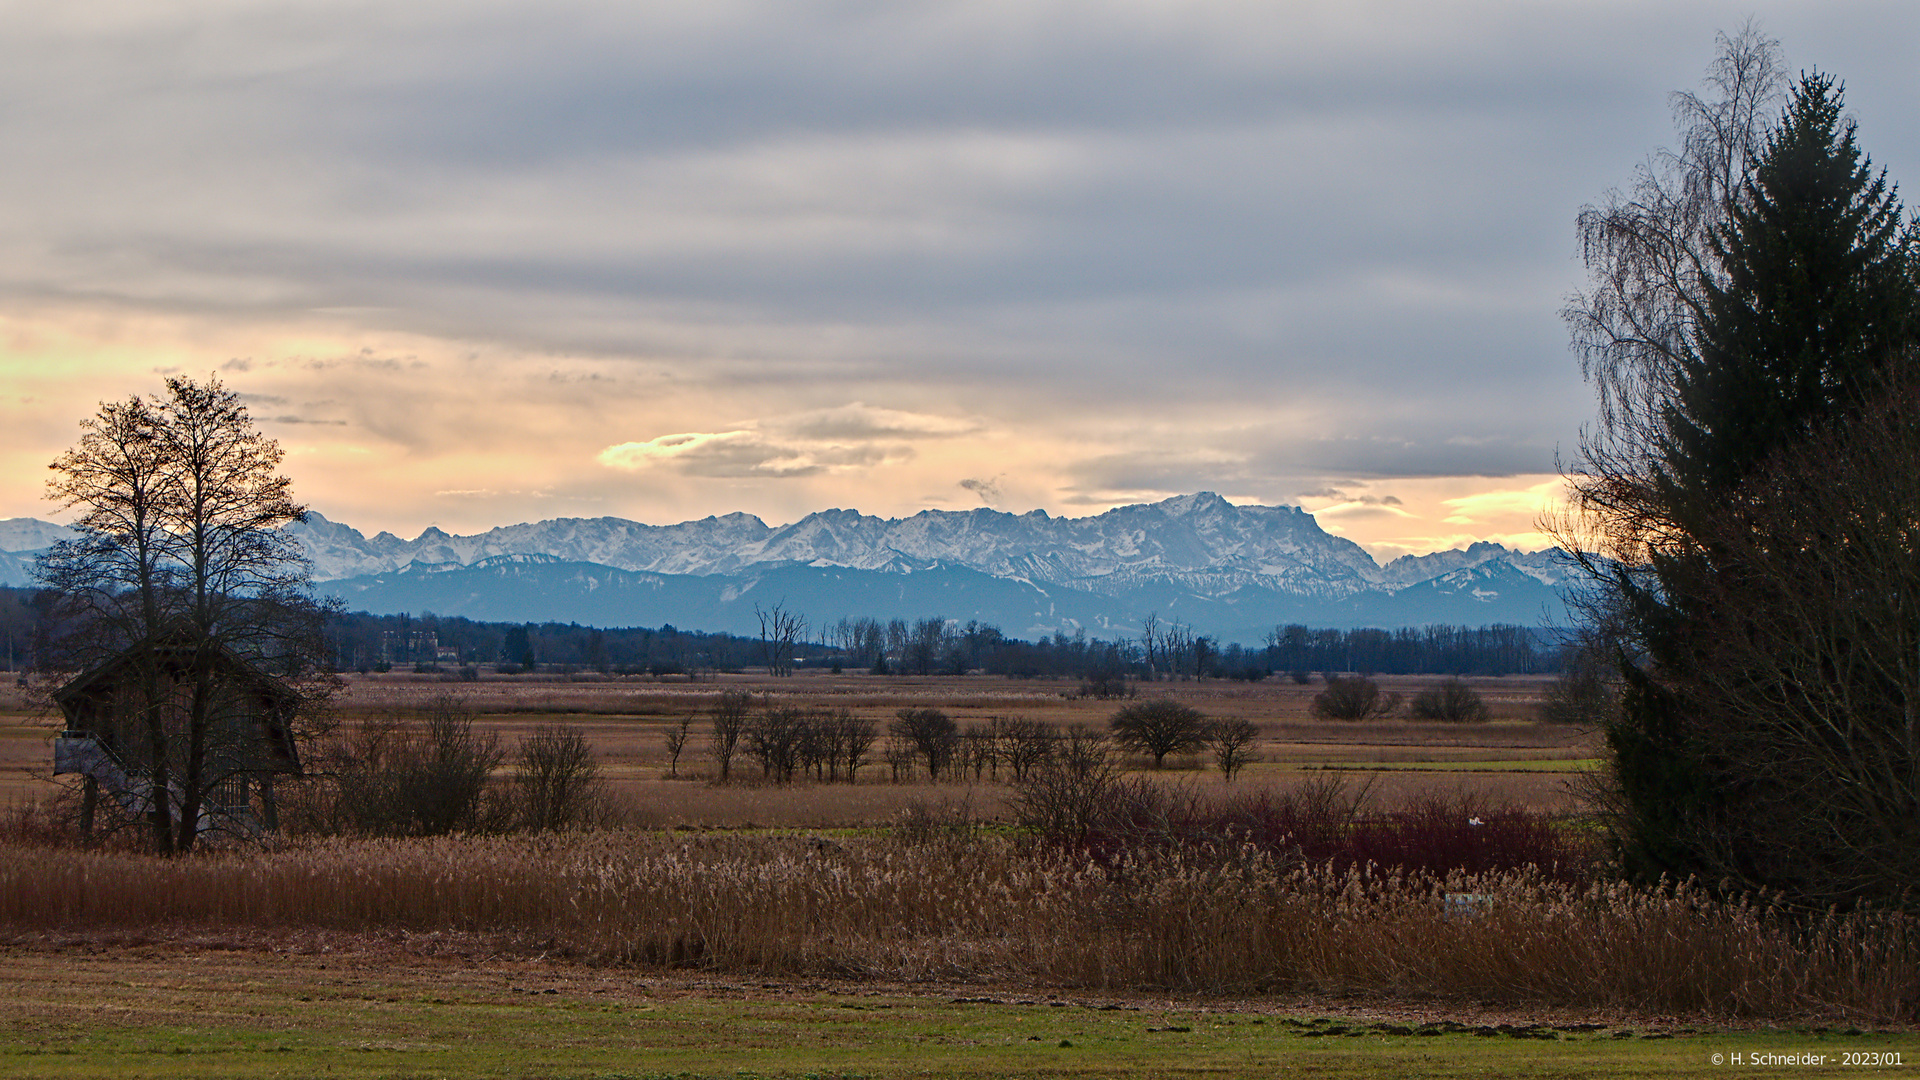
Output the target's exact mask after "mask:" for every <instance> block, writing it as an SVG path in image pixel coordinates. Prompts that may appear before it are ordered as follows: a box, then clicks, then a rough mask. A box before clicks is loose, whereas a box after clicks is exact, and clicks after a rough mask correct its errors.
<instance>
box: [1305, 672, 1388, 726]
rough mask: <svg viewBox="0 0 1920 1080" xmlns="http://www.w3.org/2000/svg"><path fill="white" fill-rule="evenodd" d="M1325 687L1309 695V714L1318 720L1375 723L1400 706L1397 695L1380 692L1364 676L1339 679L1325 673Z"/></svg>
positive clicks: (1377, 685)
mask: <svg viewBox="0 0 1920 1080" xmlns="http://www.w3.org/2000/svg"><path fill="white" fill-rule="evenodd" d="M1324 678H1325V679H1326V680H1327V688H1326V689H1325V690H1322V691H1320V692H1319V693H1317V694H1315V695H1313V715H1315V716H1317V717H1319V718H1320V719H1322V720H1378V719H1380V718H1381V717H1384V716H1390V715H1392V714H1393V711H1394V710H1395V709H1398V708H1399V707H1400V695H1399V694H1391V693H1382V692H1381V690H1380V684H1379V683H1376V682H1374V681H1373V680H1372V679H1369V678H1367V677H1366V676H1364V675H1355V676H1351V677H1348V678H1342V677H1341V676H1338V675H1335V674H1334V673H1333V672H1331V671H1329V672H1327V673H1326V675H1325V676H1324Z"/></svg>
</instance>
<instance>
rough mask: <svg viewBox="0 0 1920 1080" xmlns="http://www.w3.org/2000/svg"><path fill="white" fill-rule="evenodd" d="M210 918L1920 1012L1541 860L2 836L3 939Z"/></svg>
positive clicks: (1646, 1000)
mask: <svg viewBox="0 0 1920 1080" xmlns="http://www.w3.org/2000/svg"><path fill="white" fill-rule="evenodd" d="M935 835H936V837H939V836H943V835H946V834H942V833H940V832H939V831H937V830H936V831H935ZM1463 893H1464V894H1471V895H1472V897H1473V899H1472V900H1471V901H1470V902H1468V903H1466V904H1462V903H1461V902H1460V899H1459V894H1463ZM1449 894H1453V895H1454V900H1453V901H1451V902H1450V901H1449V899H1448V897H1449ZM209 926H214V927H248V928H259V929H274V928H283V929H289V930H291V929H301V928H324V929H335V930H344V931H354V932H386V931H397V930H406V931H413V932H430V931H448V932H489V933H507V934H513V935H524V936H526V937H527V938H528V939H529V940H536V941H539V942H542V943H547V944H549V945H550V947H554V948H559V949H562V950H565V951H568V952H571V953H573V954H574V955H578V956H584V957H590V958H595V959H599V960H603V961H612V962H628V963H640V964H652V965H688V966H699V967H703V968H708V969H713V970H723V971H736V972H768V973H773V972H779V973H791V974H837V975H845V976H872V977H885V978H891V979H959V980H988V979H1000V978H1008V979H1017V980H1037V981H1041V982H1046V983H1052V984H1056V985H1075V986H1090V987H1165V988H1170V989H1180V990H1197V991H1207V992H1229V993H1233V992H1238V993H1246V992H1260V991H1322V992H1358V993H1374V994H1391V995H1403V996H1416V997H1420V996H1433V997H1438V998H1442V999H1470V1000H1480V1001H1495V1002H1505V1003H1514V1004H1539V1005H1562V1006H1574V1007H1587V1008H1602V1009H1625V1010H1633V1011H1637V1012H1660V1013H1688V1014H1701V1015H1708V1016H1722V1017H1759V1018H1771V1019H1784V1018H1794V1017H1812V1016H1843V1017H1850V1018H1855V1019H1859V1020H1875V1021H1908V1020H1912V1019H1914V1018H1915V1017H1916V1016H1920V1009H1917V1008H1916V1003H1917V1002H1920V934H1916V929H1915V924H1914V922H1913V921H1912V920H1910V919H1909V918H1907V917H1904V916H1899V915H1895V914H1891V913H1881V914H1874V913H1867V914H1851V915H1846V914H1830V915H1826V916H1821V917H1815V918H1812V919H1795V918H1791V917H1788V916H1786V915H1784V914H1782V913H1779V912H1774V911H1769V910H1766V909H1763V908H1761V907H1758V906H1755V905H1752V904H1747V903H1740V902H1723V901H1719V900H1715V899H1713V898H1711V897H1709V896H1708V895H1707V894H1706V893H1705V892H1703V891H1702V890H1700V889H1698V888H1694V887H1692V886H1681V887H1676V888H1670V889H1664V890H1644V889H1634V888H1630V887H1627V886H1625V885H1621V884H1617V883H1599V884H1590V885H1579V884H1572V883H1562V882H1554V881H1550V880H1547V879H1545V878H1543V877H1541V876H1539V875H1536V874H1533V873H1531V872H1526V871H1522V872H1516V873H1503V874H1490V875H1481V876H1468V875H1453V876H1451V877H1448V878H1445V879H1435V878H1432V877H1424V876H1417V875H1416V876H1404V875H1393V874H1378V873H1374V872H1370V871H1368V870H1366V869H1363V868H1361V869H1350V870H1347V871H1345V872H1335V871H1333V870H1331V869H1329V868H1326V867H1320V868H1314V867H1303V866H1297V865H1296V866H1282V865H1280V864H1278V863H1276V862H1274V861H1273V860H1272V858H1271V857H1270V856H1268V855H1266V854H1263V853H1261V852H1260V851H1258V850H1256V849H1253V848H1250V847H1249V848H1240V849H1236V850H1221V849H1218V848H1196V849H1189V850H1174V851H1169V852H1160V853H1153V854H1147V855H1141V856H1123V857H1120V858H1117V859H1105V860H1099V859H1088V858H1085V857H1073V856H1067V855H1047V854H1035V853H1033V852H1031V851H1030V850H1028V849H1026V848H1024V847H1022V846H1021V845H1019V844H1016V843H1014V842H1012V841H1010V840H1007V839H1005V838H1000V837H994V836H986V837H976V836H973V835H972V834H967V835H966V836H964V837H962V838H958V839H956V838H954V837H952V836H947V837H946V838H945V839H938V838H936V839H935V840H930V841H928V842H924V843H905V842H901V841H899V840H896V839H893V838H888V837H861V838H851V839H846V840H827V839H822V838H817V837H813V838H810V837H806V836H725V835H722V836H699V837H682V836H673V835H662V834H647V833H617V832H611V833H598V834H575V835H570V836H564V837H542V838H524V837H523V838H470V837H469V838H461V837H454V838H439V839H429V840H406V841H397V840H385V841H382V840H374V841H337V840H335V841H322V842H314V843H308V844H301V845H297V846H293V847H289V848H286V849H283V850H279V851H272V852H244V853H219V854H214V853H210V854H207V855H199V856H193V857H185V858H176V859H160V858H154V857H149V856H141V855H130V854H118V853H99V852H84V851H75V850H47V849H44V848H41V849H32V848H27V847H23V846H12V845H9V846H6V847H4V848H0V927H6V928H8V929H10V930H12V931H14V932H38V931H49V930H58V931H65V932H73V931H85V930H99V929H110V930H141V931H149V932H151V931H159V932H166V931H168V930H170V929H181V928H190V927H209Z"/></svg>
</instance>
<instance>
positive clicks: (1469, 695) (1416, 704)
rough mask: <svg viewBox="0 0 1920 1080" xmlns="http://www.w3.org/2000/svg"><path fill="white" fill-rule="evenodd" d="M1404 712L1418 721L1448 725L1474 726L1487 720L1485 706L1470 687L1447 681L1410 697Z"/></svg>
mask: <svg viewBox="0 0 1920 1080" xmlns="http://www.w3.org/2000/svg"><path fill="white" fill-rule="evenodd" d="M1408 711H1409V712H1411V713H1413V715H1414V717H1415V719H1419V720H1445V721H1448V722H1450V723H1456V724H1462V723H1478V722H1480V721H1483V720H1485V719H1486V718H1487V703H1486V702H1485V701H1483V700H1481V698H1480V694H1479V692H1478V691H1476V690H1475V689H1474V688H1473V687H1471V686H1468V685H1467V684H1466V683H1465V682H1463V681H1461V680H1460V679H1448V680H1447V681H1446V682H1443V683H1441V684H1440V685H1439V686H1430V687H1428V688H1426V689H1425V690H1422V691H1420V692H1419V693H1417V694H1415V695H1413V703H1412V704H1411V705H1409V706H1408Z"/></svg>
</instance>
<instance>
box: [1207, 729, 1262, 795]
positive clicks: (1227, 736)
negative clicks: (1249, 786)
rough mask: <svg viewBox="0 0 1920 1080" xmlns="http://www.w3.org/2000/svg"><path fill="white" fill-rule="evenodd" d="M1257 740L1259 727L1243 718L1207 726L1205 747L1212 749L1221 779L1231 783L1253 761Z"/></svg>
mask: <svg viewBox="0 0 1920 1080" xmlns="http://www.w3.org/2000/svg"><path fill="white" fill-rule="evenodd" d="M1259 739H1260V726H1259V725H1258V724H1255V723H1254V722H1253V721H1251V720H1248V719H1247V718H1246V717H1243V716H1237V717H1234V718H1233V719H1231V720H1216V721H1214V722H1213V723H1211V724H1208V725H1207V745H1208V746H1210V747H1212V748H1213V760H1214V763H1215V764H1217V765H1219V766H1220V776H1221V778H1222V779H1225V780H1227V781H1229V782H1231V781H1232V780H1233V778H1234V777H1235V776H1236V775H1238V774H1239V772H1240V770H1241V769H1243V768H1245V767H1246V766H1247V763H1248V762H1250V761H1253V760H1254V753H1253V744H1254V743H1255V742H1257V741H1259Z"/></svg>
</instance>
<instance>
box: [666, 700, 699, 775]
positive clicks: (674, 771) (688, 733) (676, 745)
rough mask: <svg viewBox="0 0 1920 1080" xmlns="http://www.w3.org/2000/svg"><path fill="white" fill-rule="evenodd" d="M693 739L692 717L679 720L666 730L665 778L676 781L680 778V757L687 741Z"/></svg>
mask: <svg viewBox="0 0 1920 1080" xmlns="http://www.w3.org/2000/svg"><path fill="white" fill-rule="evenodd" d="M691 738H693V716H692V715H691V714H689V715H687V716H683V717H681V718H680V722H679V723H678V724H675V725H674V726H672V727H670V728H668V729H667V736H666V744H667V777H668V778H669V779H677V778H678V777H679V776H680V755H681V753H682V752H684V751H685V750H686V748H687V740H689V739H691Z"/></svg>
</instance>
